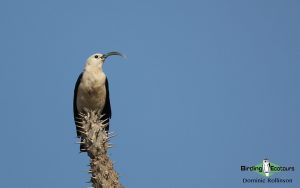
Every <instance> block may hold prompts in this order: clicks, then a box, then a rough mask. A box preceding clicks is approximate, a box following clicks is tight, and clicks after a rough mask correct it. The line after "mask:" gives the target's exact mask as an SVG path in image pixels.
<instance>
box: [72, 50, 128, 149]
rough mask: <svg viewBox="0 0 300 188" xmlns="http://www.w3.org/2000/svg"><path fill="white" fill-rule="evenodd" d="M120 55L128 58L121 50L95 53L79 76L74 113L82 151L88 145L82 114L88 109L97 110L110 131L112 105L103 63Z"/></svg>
mask: <svg viewBox="0 0 300 188" xmlns="http://www.w3.org/2000/svg"><path fill="white" fill-rule="evenodd" d="M113 55H118V56H122V57H124V58H126V57H125V56H124V55H123V54H121V53H120V52H116V51H113V52H109V53H106V54H101V53H95V54H93V55H91V56H90V57H88V59H87V60H86V63H85V66H84V70H83V71H82V72H81V73H80V75H79V76H78V79H77V81H76V84H75V89H74V97H73V114H74V121H75V124H76V133H77V137H78V138H81V142H80V151H81V152H85V151H86V147H85V145H84V143H83V138H82V131H83V130H82V127H81V124H80V122H81V118H82V117H81V115H80V114H85V113H86V112H87V110H88V111H96V112H98V113H99V114H98V115H99V118H100V120H101V121H102V123H103V124H107V125H106V127H105V131H106V132H108V131H109V121H110V119H111V115H112V113H111V105H110V99H109V86H108V79H107V77H106V75H105V73H104V72H103V68H102V67H103V64H104V62H105V60H106V59H107V58H108V57H109V56H113Z"/></svg>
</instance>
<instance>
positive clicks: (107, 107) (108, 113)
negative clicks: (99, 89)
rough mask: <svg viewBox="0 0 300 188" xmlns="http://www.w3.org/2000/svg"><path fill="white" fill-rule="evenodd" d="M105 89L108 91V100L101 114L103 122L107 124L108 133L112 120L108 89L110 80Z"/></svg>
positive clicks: (106, 82)
mask: <svg viewBox="0 0 300 188" xmlns="http://www.w3.org/2000/svg"><path fill="white" fill-rule="evenodd" d="M105 89H106V99H105V104H104V107H103V110H102V112H101V115H102V117H101V118H100V119H101V120H103V121H104V123H107V126H106V131H108V130H109V119H110V118H111V108H110V100H109V87H108V80H107V78H106V79H105Z"/></svg>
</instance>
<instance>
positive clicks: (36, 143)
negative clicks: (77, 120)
mask: <svg viewBox="0 0 300 188" xmlns="http://www.w3.org/2000/svg"><path fill="white" fill-rule="evenodd" d="M299 8H300V3H299V2H298V1H293V0H289V1H278V0H272V1H271V0H266V1H259V0H252V1H246V0H242V1H240V0H239V1H238V0H230V1H214V0H207V1H196V0H195V1H183V0H182V1H179V0H178V1H171V0H166V1H159V0H152V1H137V0H126V1H116V0H111V1H102V0H88V1H70V0H66V1H58V0H53V1H37V0H28V1H16V0H2V1H1V2H0V23H1V31H0V33H1V35H0V41H1V43H0V50H1V63H0V84H1V86H2V88H1V93H0V96H1V97H0V103H1V106H2V107H1V108H0V114H1V133H2V135H1V137H0V142H1V157H0V159H1V160H0V177H2V178H1V180H0V187H26V188H27V187H28V188H31V187H43V188H48V187H49V188H50V187H51V188H53V187H74V188H81V187H88V186H89V184H87V183H85V182H86V181H88V180H89V175H88V174H87V171H88V166H87V164H88V157H87V156H86V154H79V146H78V145H76V144H75V142H76V138H75V136H76V133H75V125H74V122H73V114H72V98H73V89H74V85H75V81H76V79H77V76H78V75H79V74H80V72H81V71H82V69H83V66H84V63H85V60H86V59H87V57H88V56H90V55H91V54H93V53H95V52H102V53H105V52H109V51H115V50H117V51H120V52H123V53H124V54H126V55H127V56H128V59H127V60H123V59H121V58H118V57H113V58H110V59H109V60H107V61H108V63H106V64H105V65H104V70H105V72H106V74H107V76H108V78H109V81H110V94H111V103H112V113H113V117H112V122H111V126H110V128H111V130H112V131H114V132H115V133H116V134H117V137H115V138H113V140H112V143H113V145H114V147H113V148H112V149H111V150H110V155H111V158H112V159H113V160H114V161H115V162H116V164H115V167H116V169H117V171H118V173H119V174H120V176H121V182H122V184H123V185H124V186H125V187H130V188H138V187H143V188H150V187H158V188H160V187H161V188H166V187H169V188H181V187H190V188H198V187H233V188H235V187H239V188H240V187H253V186H257V185H253V184H243V183H242V182H241V180H242V178H260V176H259V175H258V174H255V173H253V172H252V173H251V172H241V171H240V166H241V165H256V164H258V163H260V162H261V161H262V160H263V159H264V158H266V157H267V158H269V159H270V161H272V162H273V163H276V164H279V165H293V166H295V167H296V170H295V171H294V172H290V173H279V174H276V176H275V175H274V177H279V178H294V183H292V184H284V185H282V184H281V185H280V184H279V185H274V184H261V185H260V186H261V187H273V186H275V187H276V186H278V187H279V186H280V187H299V179H297V178H296V177H300V176H299V175H300V174H299V171H298V168H297V167H298V166H299V165H300V160H299V159H300V153H299V149H298V146H297V143H299V142H300V138H299V123H300V116H299V112H300V99H299V96H300V88H299V80H300V74H299V68H300V62H299V60H300V53H299V52H300V37H299V33H300V25H299V17H300V12H299Z"/></svg>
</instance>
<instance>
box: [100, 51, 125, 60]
mask: <svg viewBox="0 0 300 188" xmlns="http://www.w3.org/2000/svg"><path fill="white" fill-rule="evenodd" d="M112 55H118V56H121V57H123V58H124V59H126V58H127V57H126V56H125V55H123V54H121V53H120V52H108V53H106V54H104V55H103V57H104V59H106V58H108V57H109V56H112Z"/></svg>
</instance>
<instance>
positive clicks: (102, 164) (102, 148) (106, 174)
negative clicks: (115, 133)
mask: <svg viewBox="0 0 300 188" xmlns="http://www.w3.org/2000/svg"><path fill="white" fill-rule="evenodd" d="M81 116H82V121H81V122H80V123H81V128H82V133H81V136H82V139H81V142H79V143H80V144H84V145H85V149H86V152H87V154H88V156H89V157H90V167H91V169H90V171H89V173H91V183H92V187H93V188H121V187H123V186H122V185H121V184H120V182H119V176H118V174H117V172H116V171H115V170H114V168H113V162H112V161H111V160H110V159H109V156H108V152H107V151H108V148H109V147H110V145H109V140H110V138H111V136H112V135H111V133H107V132H106V131H105V127H106V126H107V125H106V124H104V122H105V121H101V120H100V118H99V113H97V112H95V111H87V112H86V113H85V114H81Z"/></svg>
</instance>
